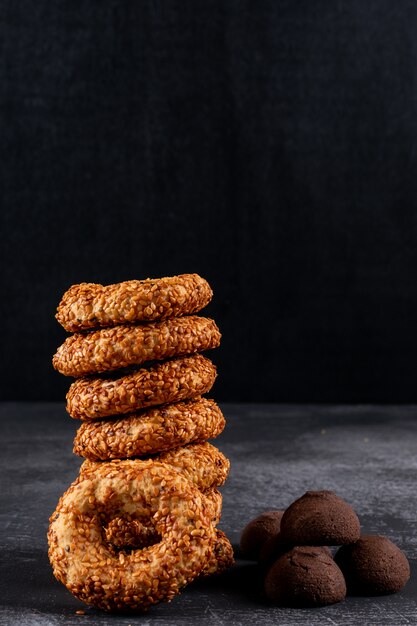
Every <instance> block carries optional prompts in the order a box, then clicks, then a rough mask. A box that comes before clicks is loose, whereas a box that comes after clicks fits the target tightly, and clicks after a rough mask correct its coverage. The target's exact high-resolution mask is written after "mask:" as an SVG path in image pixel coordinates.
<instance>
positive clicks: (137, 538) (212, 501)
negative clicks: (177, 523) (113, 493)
mask: <svg viewBox="0 0 417 626" xmlns="http://www.w3.org/2000/svg"><path fill="white" fill-rule="evenodd" d="M201 496H202V501H203V503H204V505H205V507H206V509H207V512H208V514H209V515H210V519H211V523H212V524H213V526H217V524H218V523H219V522H220V518H221V514H222V494H221V493H220V491H218V490H217V489H209V490H208V491H202V492H201ZM104 534H105V537H106V541H107V543H111V544H112V545H113V546H114V547H115V548H123V549H125V550H127V549H132V548H146V547H147V546H151V545H152V544H154V543H156V541H157V540H158V541H159V537H158V534H157V532H156V530H155V528H154V527H152V526H151V525H149V524H144V523H143V521H140V520H138V519H137V518H135V517H134V514H133V515H124V516H123V517H114V518H113V519H112V520H111V521H110V522H109V523H108V525H107V526H106V527H105V528H104Z"/></svg>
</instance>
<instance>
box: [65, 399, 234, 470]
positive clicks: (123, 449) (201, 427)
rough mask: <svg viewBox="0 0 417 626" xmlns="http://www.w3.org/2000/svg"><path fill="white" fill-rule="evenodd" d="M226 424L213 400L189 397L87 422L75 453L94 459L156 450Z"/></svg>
mask: <svg viewBox="0 0 417 626" xmlns="http://www.w3.org/2000/svg"><path fill="white" fill-rule="evenodd" d="M224 426H225V419H224V416H223V413H222V412H221V410H220V408H219V407H218V406H217V404H216V403H215V402H214V400H208V399H206V398H200V399H198V400H186V401H184V402H177V403H176V404H168V405H164V406H159V407H156V408H151V409H146V410H144V411H141V412H139V413H132V414H130V415H127V416H125V417H123V418H121V419H117V420H114V419H113V420H99V421H93V422H84V423H83V424H81V426H80V428H79V429H78V431H77V433H76V436H75V439H74V453H75V454H78V455H79V456H84V457H85V458H87V459H92V460H100V459H101V460H109V459H125V458H130V457H133V456H143V455H149V454H155V453H157V452H165V451H166V450H171V449H172V448H177V447H178V446H182V445H185V444H187V443H191V442H198V441H205V440H206V439H214V438H215V437H217V436H218V435H219V434H220V433H221V432H222V430H223V428H224Z"/></svg>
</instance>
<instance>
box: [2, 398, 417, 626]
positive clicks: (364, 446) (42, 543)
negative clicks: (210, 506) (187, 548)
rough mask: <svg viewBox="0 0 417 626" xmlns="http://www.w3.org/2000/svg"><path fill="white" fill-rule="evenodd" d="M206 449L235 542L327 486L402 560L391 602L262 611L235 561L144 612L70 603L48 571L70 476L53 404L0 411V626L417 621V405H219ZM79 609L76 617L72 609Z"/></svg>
mask: <svg viewBox="0 0 417 626" xmlns="http://www.w3.org/2000/svg"><path fill="white" fill-rule="evenodd" d="M222 408H223V411H224V413H225V416H226V418H227V426H226V429H225V431H224V432H223V434H222V435H221V436H220V437H219V438H218V439H217V440H216V442H215V443H216V445H217V446H218V447H219V448H220V449H221V450H222V451H223V452H224V453H225V454H226V455H227V456H228V457H229V458H230V460H231V463H232V469H231V472H230V476H229V478H228V480H227V482H226V484H225V486H224V487H223V488H222V492H223V517H222V521H221V523H220V528H222V529H223V530H224V531H225V532H226V534H227V535H228V536H229V538H230V540H231V541H232V543H233V544H234V545H237V544H238V541H239V535H240V532H241V530H242V528H243V526H244V525H245V524H246V523H247V522H248V521H249V520H250V519H252V518H253V517H255V516H256V515H258V514H259V513H261V512H262V511H265V510H270V509H282V508H285V507H286V506H288V505H289V504H290V502H291V501H292V500H294V499H295V498H297V497H299V496H301V495H302V494H303V493H304V492H305V491H307V490H309V489H330V490H332V491H335V492H336V493H337V494H339V495H340V496H342V497H343V498H345V499H346V500H347V501H348V502H349V503H351V504H352V505H353V506H354V508H355V509H356V511H357V513H358V515H359V517H360V520H361V523H362V528H363V532H366V533H377V534H384V535H387V536H388V537H390V538H391V539H392V540H393V541H394V542H395V543H397V544H398V545H399V546H400V547H401V548H402V549H403V550H404V551H405V552H406V554H407V556H408V558H409V560H410V563H411V570H412V574H411V580H410V582H409V583H408V585H407V586H406V587H405V589H404V590H403V591H402V592H400V593H398V594H396V595H392V596H383V597H373V598H358V597H349V598H347V599H346V600H345V601H344V602H341V603H339V604H336V605H333V606H328V607H324V608H317V609H282V608H278V607H273V606H270V605H268V604H267V603H266V602H265V600H264V598H263V597H262V594H261V593H260V592H259V580H260V579H259V572H258V569H257V566H256V565H255V564H254V563H251V562H249V561H244V560H240V559H237V561H236V565H235V566H234V567H233V568H232V569H231V570H229V572H227V573H226V574H224V575H222V576H220V577H217V578H216V577H213V578H211V579H207V580H204V581H203V580H201V581H196V582H194V583H192V584H191V585H189V586H188V587H187V588H186V589H185V590H184V591H183V593H182V594H181V595H180V596H178V597H176V598H175V599H174V600H173V601H172V602H171V603H169V604H160V605H158V606H156V607H154V608H153V609H152V610H151V611H150V612H149V613H147V614H146V615H133V616H121V615H109V614H106V613H103V612H101V611H98V610H95V609H90V608H87V607H85V606H83V605H82V603H81V602H79V601H78V600H76V599H75V598H73V597H72V596H71V594H70V593H69V592H68V591H67V590H66V589H65V587H64V586H63V585H62V584H60V583H58V582H57V581H56V580H55V579H54V577H53V576H52V572H51V568H50V565H49V562H48V556H47V542H46V532H47V527H48V518H49V515H50V514H51V513H52V511H53V510H54V509H55V506H56V504H57V501H58V499H59V497H60V495H61V494H62V493H63V492H64V491H65V490H66V488H67V487H68V486H69V485H70V483H71V482H72V481H73V480H74V478H75V477H76V475H77V472H78V468H79V465H80V463H81V460H80V459H79V458H78V457H76V456H74V455H73V454H72V438H73V435H74V432H75V429H76V427H77V423H76V422H74V421H73V420H71V419H70V418H69V417H68V416H67V415H66V413H65V408H64V406H63V404H52V403H49V404H46V403H33V404H28V403H3V404H1V405H0V440H1V454H0V467H1V471H0V476H1V491H0V503H1V506H0V555H1V556H0V573H1V574H0V624H2V625H3V624H4V625H7V626H9V625H14V624H19V625H20V626H26V625H29V624H41V625H42V626H47V625H49V624H50V625H55V624H66V625H68V626H72V625H75V624H77V626H80V625H82V624H88V625H89V626H90V625H92V624H100V625H103V626H104V625H110V624H123V625H124V624H126V625H127V624H132V625H133V624H138V625H139V624H141V625H145V624H146V625H150V624H161V625H168V624H190V625H191V624H196V623H198V624H199V625H201V624H216V625H220V624H251V625H253V624H256V625H257V626H259V625H261V624H305V625H307V624H308V625H313V626H314V624H354V625H355V624H358V625H359V624H361V625H364V624H365V625H368V624H371V625H375V626H376V625H379V624H389V625H390V626H394V625H396V624H417V585H416V580H417V579H416V577H417V408H416V407H411V406H388V407H378V406H354V407H349V406H294V405H293V406H282V405H263V404H259V405H238V404H225V405H222ZM80 609H85V615H77V614H76V611H78V610H80Z"/></svg>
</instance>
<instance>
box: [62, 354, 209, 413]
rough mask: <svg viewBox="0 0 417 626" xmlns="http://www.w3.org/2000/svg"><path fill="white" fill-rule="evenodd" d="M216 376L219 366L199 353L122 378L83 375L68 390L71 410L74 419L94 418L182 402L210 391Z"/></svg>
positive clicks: (69, 409) (68, 405)
mask: <svg viewBox="0 0 417 626" xmlns="http://www.w3.org/2000/svg"><path fill="white" fill-rule="evenodd" d="M216 376H217V371H216V366H215V365H213V363H212V362H211V361H210V360H209V359H207V358H206V357H204V356H202V355H201V354H195V355H193V356H188V357H179V358H177V359H172V360H169V361H164V362H163V363H157V364H155V365H153V366H152V367H150V368H140V369H139V370H136V371H134V372H132V373H130V374H127V375H126V376H122V377H120V378H117V377H113V376H112V377H106V378H102V377H99V376H98V377H91V378H80V379H78V380H76V381H74V382H73V384H72V385H71V386H70V388H69V390H68V393H67V411H68V413H69V414H70V415H71V417H73V418H74V419H81V420H83V421H90V420H94V419H98V418H102V417H113V416H116V415H121V414H125V413H131V412H133V411H137V410H138V409H144V408H148V407H151V406H156V405H159V404H167V403H171V402H178V401H180V400H186V399H188V398H194V397H196V396H200V395H202V394H204V393H207V392H208V391H210V389H211V388H212V386H213V384H214V381H215V380H216Z"/></svg>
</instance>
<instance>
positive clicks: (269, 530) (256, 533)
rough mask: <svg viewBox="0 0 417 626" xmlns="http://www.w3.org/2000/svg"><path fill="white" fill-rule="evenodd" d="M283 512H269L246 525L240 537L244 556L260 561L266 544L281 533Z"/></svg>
mask: <svg viewBox="0 0 417 626" xmlns="http://www.w3.org/2000/svg"><path fill="white" fill-rule="evenodd" d="M283 513H284V512H283V511H267V512H265V513H261V515H259V516H258V517H255V519H253V520H251V521H250V522H249V523H248V524H246V526H245V528H244V529H243V531H242V534H241V536H240V549H241V551H242V555H243V556H245V557H246V558H248V559H255V560H256V559H258V557H259V552H260V550H261V548H262V546H263V545H264V543H265V542H266V541H267V540H268V539H269V538H270V537H273V536H275V535H277V534H278V533H279V530H280V524H281V518H282V516H283Z"/></svg>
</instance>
